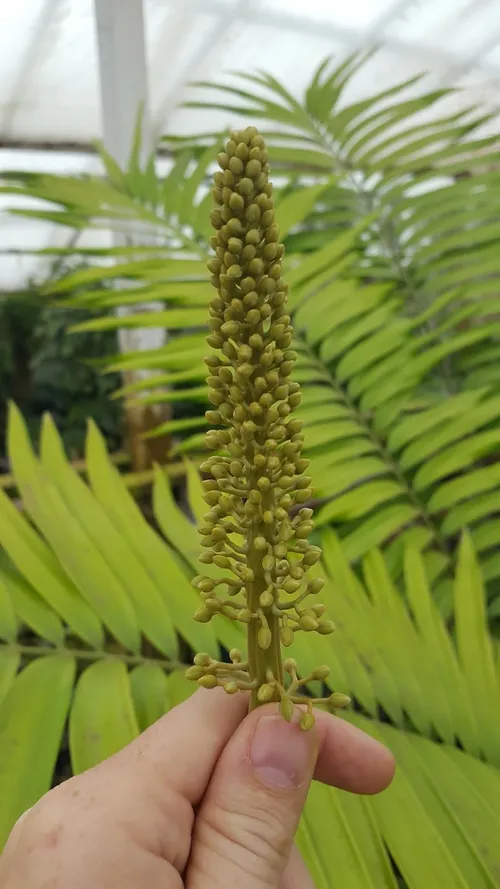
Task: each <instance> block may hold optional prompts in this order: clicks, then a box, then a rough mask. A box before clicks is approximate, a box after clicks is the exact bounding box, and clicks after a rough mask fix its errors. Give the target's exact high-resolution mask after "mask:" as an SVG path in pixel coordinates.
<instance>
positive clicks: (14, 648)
mask: <svg viewBox="0 0 500 889" xmlns="http://www.w3.org/2000/svg"><path fill="white" fill-rule="evenodd" d="M0 650H1V651H9V652H12V653H15V654H20V655H22V656H23V657H43V656H44V655H51V654H57V655H59V656H66V657H75V658H77V659H78V660H82V661H99V660H106V661H121V662H122V663H124V664H128V665H129V666H131V667H137V666H141V665H142V664H157V665H158V666H159V667H163V669H164V670H165V671H167V672H174V670H185V669H186V667H188V666H189V664H182V663H180V662H179V661H167V660H164V659H162V658H150V657H142V656H141V655H130V654H111V652H107V651H99V650H96V651H86V650H83V649H80V648H64V647H55V646H48V645H47V646H46V645H21V644H19V643H17V642H16V643H12V644H8V645H4V644H1V645H0Z"/></svg>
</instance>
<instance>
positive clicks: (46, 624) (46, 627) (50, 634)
mask: <svg viewBox="0 0 500 889" xmlns="http://www.w3.org/2000/svg"><path fill="white" fill-rule="evenodd" d="M0 583H3V585H4V586H5V589H6V590H7V592H8V594H9V596H10V599H11V602H12V606H13V608H14V611H15V614H16V615H17V617H18V618H19V620H20V621H21V622H22V623H23V624H26V626H27V627H29V628H30V630H33V632H35V633H36V634H37V635H38V636H40V638H41V639H45V640H46V641H47V642H52V644H53V645H57V646H60V645H62V644H63V642H64V628H63V625H62V622H61V619H60V618H59V617H58V615H57V613H56V611H55V610H54V609H52V608H50V607H49V605H48V604H47V603H46V601H45V600H44V599H42V597H41V596H40V595H39V594H38V593H37V592H36V590H35V589H34V588H33V587H32V586H31V585H30V584H29V583H27V581H26V580H25V579H24V577H23V576H22V575H21V574H20V573H19V572H18V571H16V570H15V568H14V566H13V565H11V564H9V563H8V562H7V561H6V560H5V559H3V558H2V559H1V560H0Z"/></svg>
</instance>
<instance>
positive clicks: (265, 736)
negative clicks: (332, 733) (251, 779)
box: [250, 716, 315, 790]
mask: <svg viewBox="0 0 500 889" xmlns="http://www.w3.org/2000/svg"><path fill="white" fill-rule="evenodd" d="M314 747H315V741H314V738H313V736H312V734H311V733H310V732H302V731H301V730H300V729H299V726H298V725H296V724H295V723H289V722H285V720H284V719H282V718H281V717H280V716H262V717H261V718H260V719H259V721H258V723H257V725H256V728H255V732H254V735H253V738H252V742H251V746H250V761H251V763H252V766H253V768H254V769H255V772H256V774H257V775H258V777H259V778H260V780H261V781H263V782H264V783H265V784H268V785H270V786H271V787H282V788H284V789H287V790H291V789H292V788H294V787H300V785H301V784H303V783H304V781H305V780H307V779H310V777H311V775H312V771H313V768H314Z"/></svg>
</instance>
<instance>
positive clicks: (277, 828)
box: [197, 798, 293, 886]
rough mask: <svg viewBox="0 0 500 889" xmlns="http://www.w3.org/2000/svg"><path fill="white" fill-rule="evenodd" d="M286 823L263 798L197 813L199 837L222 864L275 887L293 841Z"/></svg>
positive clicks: (209, 807) (232, 802)
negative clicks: (222, 860) (225, 861)
mask: <svg viewBox="0 0 500 889" xmlns="http://www.w3.org/2000/svg"><path fill="white" fill-rule="evenodd" d="M228 802H229V801H228ZM286 820H287V819H286V818H285V817H284V813H283V811H282V810H276V808H273V807H272V806H271V805H270V801H269V800H268V799H266V798H257V799H243V798H242V799H241V800H239V801H238V800H236V801H235V800H234V799H232V800H231V801H230V804H228V805H226V804H224V803H223V804H215V805H212V804H211V805H210V806H207V807H206V811H202V812H200V815H199V816H198V822H197V830H198V831H199V834H198V837H199V840H201V841H202V842H203V843H204V844H210V845H211V846H212V848H213V849H217V851H218V854H221V855H222V856H223V857H224V859H225V860H231V861H232V862H233V863H234V864H235V865H237V866H239V867H240V868H241V869H244V870H245V871H246V872H247V873H248V874H249V875H251V876H253V877H255V878H258V879H260V880H261V881H263V880H268V881H269V885H272V886H274V885H275V884H276V881H277V880H278V879H279V877H280V876H281V874H282V872H283V868H284V864H285V862H286V860H287V858H288V854H289V851H290V846H291V843H292V839H293V837H291V836H290V830H289V828H288V826H287V824H286ZM262 885H267V884H265V883H262Z"/></svg>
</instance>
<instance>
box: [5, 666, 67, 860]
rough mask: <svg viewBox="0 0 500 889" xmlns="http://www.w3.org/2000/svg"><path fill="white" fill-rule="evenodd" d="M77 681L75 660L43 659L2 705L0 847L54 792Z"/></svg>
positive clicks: (25, 673)
mask: <svg viewBox="0 0 500 889" xmlns="http://www.w3.org/2000/svg"><path fill="white" fill-rule="evenodd" d="M74 676H75V664H74V661H73V660H72V659H71V658H69V657H57V656H52V657H43V658H39V659H38V660H36V661H34V662H33V663H32V664H30V665H29V666H28V667H25V668H24V670H23V671H22V672H21V673H20V674H19V676H18V677H17V679H16V680H15V682H14V683H13V685H12V686H11V688H10V691H9V692H8V693H7V695H6V697H5V698H4V700H3V702H2V703H1V705H0V761H1V763H2V769H1V772H0V847H2V846H3V845H4V843H5V840H6V839H7V836H8V834H9V832H10V830H11V828H12V827H13V825H14V823H15V821H17V819H18V818H19V817H20V816H21V815H22V813H23V812H25V811H26V809H29V808H30V807H31V806H32V805H34V803H36V802H37V800H38V799H39V798H40V797H41V796H42V795H43V794H44V793H46V792H47V790H49V789H50V785H51V780H52V773H53V770H54V767H55V764H56V760H57V755H58V752H59V745H60V743H61V737H62V733H63V728H64V724H65V721H66V714H67V711H68V707H69V702H70V697H71V691H72V687H73V681H74Z"/></svg>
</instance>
